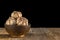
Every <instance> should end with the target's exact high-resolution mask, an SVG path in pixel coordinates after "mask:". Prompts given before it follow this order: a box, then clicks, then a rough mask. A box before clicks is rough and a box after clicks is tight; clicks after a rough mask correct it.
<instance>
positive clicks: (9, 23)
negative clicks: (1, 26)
mask: <svg viewBox="0 0 60 40" xmlns="http://www.w3.org/2000/svg"><path fill="white" fill-rule="evenodd" d="M15 23H16V21H15V19H14V18H12V17H9V18H8V20H7V21H6V24H7V25H13V24H15Z"/></svg>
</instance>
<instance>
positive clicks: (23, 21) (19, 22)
mask: <svg viewBox="0 0 60 40" xmlns="http://www.w3.org/2000/svg"><path fill="white" fill-rule="evenodd" d="M17 25H28V20H27V19H26V18H24V17H21V18H18V19H17Z"/></svg>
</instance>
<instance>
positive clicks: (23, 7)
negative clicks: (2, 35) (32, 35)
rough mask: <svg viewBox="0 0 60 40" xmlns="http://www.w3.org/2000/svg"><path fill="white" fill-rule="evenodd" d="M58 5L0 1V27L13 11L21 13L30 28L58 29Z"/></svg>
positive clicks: (28, 0) (9, 0) (15, 0)
mask: <svg viewBox="0 0 60 40" xmlns="http://www.w3.org/2000/svg"><path fill="white" fill-rule="evenodd" d="M58 4H59V3H57V4H56V2H55V3H54V2H49V1H48V2H45V1H31V0H25V1H20V0H13V1H11V0H5V1H3V0H2V1H0V27H4V23H5V21H6V20H7V19H8V17H9V16H10V15H11V13H12V12H13V11H21V12H22V14H23V16H24V17H26V18H27V19H28V20H29V23H30V24H31V27H59V26H60V16H59V14H58V13H59V8H58V7H59V5H58Z"/></svg>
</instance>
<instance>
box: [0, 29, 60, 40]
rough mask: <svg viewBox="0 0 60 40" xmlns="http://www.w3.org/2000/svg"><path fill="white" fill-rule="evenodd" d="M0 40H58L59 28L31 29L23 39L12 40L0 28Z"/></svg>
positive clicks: (13, 39)
mask: <svg viewBox="0 0 60 40" xmlns="http://www.w3.org/2000/svg"><path fill="white" fill-rule="evenodd" d="M0 40H60V28H31V31H30V32H29V33H28V34H27V35H26V36H25V37H24V38H12V37H10V35H9V34H8V33H7V32H6V30H5V28H0Z"/></svg>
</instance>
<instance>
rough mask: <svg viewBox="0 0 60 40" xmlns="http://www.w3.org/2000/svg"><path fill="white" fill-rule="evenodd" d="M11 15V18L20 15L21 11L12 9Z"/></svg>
mask: <svg viewBox="0 0 60 40" xmlns="http://www.w3.org/2000/svg"><path fill="white" fill-rule="evenodd" d="M11 17H13V18H18V17H22V13H21V12H18V11H14V12H12V14H11Z"/></svg>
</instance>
